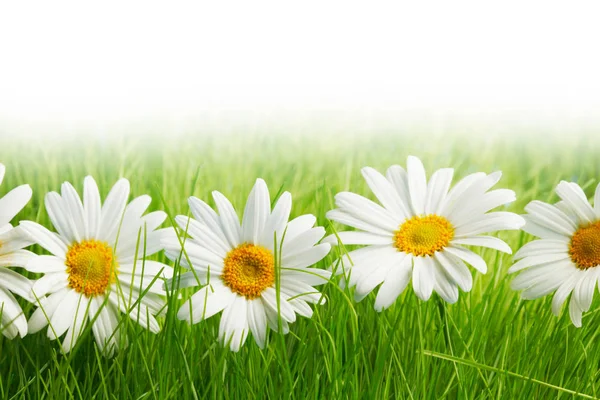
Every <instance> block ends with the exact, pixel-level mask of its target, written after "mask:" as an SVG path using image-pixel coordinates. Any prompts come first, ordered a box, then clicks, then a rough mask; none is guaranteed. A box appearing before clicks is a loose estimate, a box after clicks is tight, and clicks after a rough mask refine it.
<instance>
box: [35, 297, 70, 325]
mask: <svg viewBox="0 0 600 400" xmlns="http://www.w3.org/2000/svg"><path fill="white" fill-rule="evenodd" d="M69 291H70V289H66V288H65V289H63V290H60V291H58V292H56V293H53V294H51V295H50V296H48V297H42V298H40V299H39V303H38V308H36V310H35V311H34V312H33V314H32V315H31V317H30V318H29V322H28V325H29V330H28V332H29V333H36V332H38V331H40V330H41V329H42V328H44V327H45V326H47V325H48V324H49V323H50V318H52V315H54V312H55V311H56V309H57V308H58V305H59V304H60V302H61V301H62V300H63V298H64V297H65V295H66V294H67V293H68V292H69Z"/></svg>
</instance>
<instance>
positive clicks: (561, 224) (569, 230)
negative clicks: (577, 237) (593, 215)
mask: <svg viewBox="0 0 600 400" xmlns="http://www.w3.org/2000/svg"><path fill="white" fill-rule="evenodd" d="M525 211H527V212H528V213H529V215H528V216H527V219H528V220H531V221H532V222H534V223H536V224H537V225H540V226H543V227H545V228H548V229H550V230H553V231H555V232H558V233H560V234H561V235H565V236H571V235H572V234H573V232H575V230H576V229H577V226H576V225H575V223H574V222H573V221H572V220H571V219H570V218H569V217H568V216H567V215H566V214H565V213H564V212H562V211H561V210H559V209H558V208H557V207H555V206H553V205H550V204H547V203H544V202H541V201H537V200H534V201H532V202H530V203H529V204H527V206H525Z"/></svg>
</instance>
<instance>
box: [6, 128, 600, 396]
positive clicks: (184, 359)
mask: <svg viewBox="0 0 600 400" xmlns="http://www.w3.org/2000/svg"><path fill="white" fill-rule="evenodd" d="M0 148H1V149H2V153H1V157H2V158H1V159H0V161H1V162H2V163H4V164H5V165H6V177H5V180H4V182H3V184H2V186H1V187H0V192H1V193H6V192H7V191H8V190H10V189H11V188H12V187H15V186H16V185H18V184H22V183H29V184H30V185H31V186H32V188H33V191H34V195H33V199H32V201H31V202H30V203H29V204H28V205H27V206H26V208H25V209H24V210H23V212H21V213H20V214H19V215H18V216H17V218H16V219H15V220H14V221H13V224H16V223H18V220H19V219H31V220H36V221H38V222H40V223H42V224H44V225H45V226H47V227H49V228H50V227H51V224H50V222H49V220H48V218H47V216H46V212H45V209H44V206H43V203H44V202H43V199H44V195H45V193H46V192H48V191H51V190H58V189H59V188H60V184H61V183H62V182H63V181H65V180H67V181H70V182H72V183H73V184H74V185H75V187H76V188H77V189H78V190H79V191H80V192H81V189H82V185H83V178H84V177H85V176H86V175H88V174H92V175H93V176H94V177H95V178H96V180H97V181H98V184H99V186H100V191H101V195H102V196H105V195H106V193H107V191H108V190H109V189H110V187H111V186H112V185H113V184H114V182H115V181H116V180H117V179H118V178H119V177H121V176H123V177H126V178H128V179H129V180H130V182H131V194H132V196H138V195H141V194H146V193H147V194H150V195H151V196H152V198H153V203H152V205H151V209H163V210H166V209H167V208H168V211H169V212H170V213H171V216H173V217H174V216H175V215H177V214H187V213H188V207H187V198H188V197H189V196H190V195H195V196H198V197H200V198H202V199H204V200H205V201H207V202H208V203H209V204H212V199H211V196H210V193H211V191H212V190H219V191H221V192H222V193H223V194H225V195H226V196H227V197H228V198H229V199H231V201H232V202H233V204H234V206H236V208H237V210H238V213H240V212H241V211H242V209H243V206H244V204H245V200H246V197H247V195H248V193H249V191H250V188H251V187H252V185H253V184H254V181H255V179H256V178H257V177H262V178H263V179H265V180H266V182H267V184H268V185H269V188H270V190H271V197H272V198H274V197H275V195H276V194H277V193H280V192H282V191H284V190H287V191H290V192H291V193H292V196H293V206H292V217H294V216H298V215H301V214H306V213H312V214H314V215H316V216H317V218H318V223H319V224H320V225H322V226H325V227H326V228H327V230H328V232H332V227H331V225H330V224H329V222H328V221H327V220H326V219H325V213H326V212H327V211H328V210H330V209H331V208H333V195H334V194H335V193H337V192H339V191H342V190H351V191H354V192H356V193H359V194H362V195H366V196H367V197H369V198H372V199H373V196H372V194H371V193H370V191H369V189H368V187H367V185H366V184H365V182H364V181H363V179H362V177H361V174H360V168H361V167H363V166H366V165H369V166H372V167H375V168H377V169H379V170H380V171H384V170H385V169H386V168H387V167H388V166H389V165H391V164H400V165H405V162H406V156H407V155H409V154H414V155H417V156H419V157H421V159H422V160H423V162H424V164H425V166H426V169H427V171H428V173H431V172H432V171H434V170H435V169H437V168H441V167H446V166H452V167H454V168H455V178H454V182H456V181H457V179H458V178H460V177H463V176H465V175H466V174H468V173H470V172H474V171H485V172H491V171H494V170H498V169H499V170H502V171H503V173H504V174H503V177H502V179H501V180H500V183H499V184H498V185H497V187H503V188H510V189H513V190H515V191H516V193H517V198H518V200H517V202H515V203H514V204H511V205H510V206H509V207H507V209H508V210H510V211H515V212H518V213H523V207H524V206H525V204H527V203H528V202H529V201H531V200H533V199H540V200H544V201H556V199H557V198H556V196H555V195H554V194H553V188H554V186H555V185H556V184H557V183H558V182H559V181H560V180H562V179H566V180H574V181H577V182H578V183H579V184H581V185H582V186H583V188H584V190H586V192H587V194H588V195H589V196H592V195H593V190H594V188H595V185H596V184H597V182H598V179H600V163H599V162H598V156H597V155H598V154H600V153H599V151H600V146H598V145H597V143H596V142H591V141H589V140H586V139H576V140H573V139H571V140H560V139H557V140H541V139H540V138H537V139H528V140H525V139H522V138H521V139H518V138H517V137H513V138H506V137H495V138H492V139H489V138H488V139H484V138H481V139H471V138H466V137H461V136H454V137H450V138H448V137H441V136H437V137H436V136H427V137H425V136H413V137H408V136H393V135H386V136H378V137H352V136H347V137H344V138H343V139H341V138H335V137H334V136H332V135H325V136H321V137H319V138H318V139H317V137H316V136H302V137H296V138H286V137H282V136H278V137H275V136H268V135H263V136H261V135H252V136H237V137H232V136H229V137H224V138H221V139H216V138H213V139H209V138H205V137H197V138H193V137H175V138H171V139H168V140H165V141H159V140H144V141H142V140H139V139H129V140H128V139H122V140H117V139H111V140H106V141H102V140H100V139H86V140H81V141H73V142H69V143H51V142H50V141H47V142H45V141H42V142H40V143H23V142H19V141H16V142H15V141H9V140H7V139H6V138H4V139H2V146H1V147H0ZM161 197H162V198H164V201H165V203H166V206H165V204H162V200H161ZM335 228H336V229H344V228H343V227H341V226H337V225H336V226H335ZM499 236H500V237H501V238H502V239H504V240H506V241H507V242H508V243H509V244H510V245H511V247H512V248H513V250H516V249H517V248H518V247H519V246H520V245H522V244H523V243H524V242H526V241H529V240H531V237H529V236H528V235H525V234H522V233H519V232H501V233H500V234H499ZM34 249H35V251H41V249H40V248H38V247H35V248H34ZM475 251H477V252H479V254H481V255H482V256H483V257H484V259H485V260H486V261H487V263H488V267H489V272H488V274H487V275H481V274H479V273H475V272H473V274H474V285H473V290H472V292H471V293H467V294H465V293H461V295H460V299H459V301H458V302H457V303H456V304H454V305H448V304H446V303H444V302H443V301H441V300H440V299H439V297H437V296H436V295H435V294H434V295H433V296H432V298H431V300H430V301H428V302H422V301H420V300H418V299H417V298H416V297H415V295H414V293H413V292H412V289H411V288H410V286H409V288H408V289H407V290H406V291H405V292H404V293H403V294H402V295H401V296H400V297H399V299H398V300H397V302H396V303H395V304H394V305H393V306H392V307H391V308H390V309H388V310H386V311H384V312H382V313H376V312H375V311H374V310H373V303H374V299H375V294H374V293H373V294H371V295H369V296H368V297H367V298H366V299H365V300H363V301H362V302H361V303H355V302H354V300H353V294H352V290H349V289H343V290H342V289H340V288H339V287H338V285H337V282H336V281H334V282H331V283H329V284H328V285H326V286H325V287H323V292H324V294H325V296H326V298H327V300H328V301H327V303H326V304H325V305H323V306H320V307H316V309H315V313H314V316H313V318H312V319H304V318H298V320H297V322H296V323H294V324H293V325H292V326H291V332H290V334H288V335H287V336H280V335H278V334H275V333H274V332H271V333H270V334H269V337H268V345H267V346H266V348H265V349H264V350H260V349H259V348H258V347H257V346H256V344H255V343H254V341H253V340H252V338H251V337H249V338H248V341H247V342H246V344H245V345H244V346H243V347H242V349H241V351H240V352H239V353H232V352H230V351H229V350H228V349H227V348H223V347H221V346H220V345H219V344H218V343H217V340H216V338H217V334H218V325H219V318H220V317H219V316H215V317H212V318H210V319H209V320H207V321H205V322H203V323H200V324H198V325H194V326H189V325H187V324H186V323H184V322H181V321H178V320H177V318H176V315H175V314H176V312H177V309H178V307H179V305H180V304H182V301H183V300H181V299H177V298H175V297H173V298H170V299H169V305H170V308H169V311H168V313H167V316H166V318H164V319H163V320H161V323H162V325H163V330H162V332H161V333H160V334H158V335H153V334H151V333H149V332H146V331H144V330H143V329H141V328H140V327H138V326H136V325H135V323H133V322H131V321H129V320H128V319H125V320H124V321H123V324H124V325H125V326H126V327H127V331H128V335H129V338H130V345H129V348H128V349H126V350H125V351H122V352H120V353H118V354H117V356H116V357H115V358H113V359H106V358H104V357H103V356H102V355H101V354H100V353H99V351H98V350H97V348H96V345H95V343H94V340H93V337H92V333H91V331H90V330H89V329H88V330H87V331H86V332H85V334H84V337H83V338H82V339H81V340H80V341H79V343H78V345H77V347H76V348H75V350H74V351H72V353H70V354H68V355H62V354H60V352H59V348H58V345H57V343H55V342H51V341H49V340H48V339H47V337H46V335H45V331H42V332H39V333H37V334H34V335H29V336H26V337H25V338H24V339H15V340H13V341H9V340H6V339H5V338H4V337H0V398H2V399H12V398H16V399H33V398H52V399H55V398H59V399H60V398H86V399H87V398H92V397H94V396H96V397H98V398H107V399H112V398H135V399H168V398H172V399H181V398H186V399H187V398H191V399H194V398H228V399H239V398H265V397H270V398H297V399H304V398H312V399H318V398H369V399H373V398H398V397H400V398H444V397H447V398H456V397H460V398H494V399H495V398H524V399H531V398H547V397H552V398H556V397H559V398H573V397H577V395H585V396H588V398H591V397H599V396H600V379H599V372H598V371H599V369H598V366H599V365H600V352H599V351H598V348H597V343H598V342H597V340H598V333H599V331H598V329H597V325H598V324H597V323H598V322H600V314H599V312H598V311H599V310H600V307H599V305H600V303H599V302H598V301H597V300H596V301H594V305H593V306H592V309H591V311H590V312H588V313H585V314H584V317H583V328H580V329H577V328H575V327H574V326H572V324H571V322H570V320H569V318H568V315H566V310H563V315H562V316H561V318H556V317H554V316H553V315H552V313H551V310H550V303H551V296H548V297H546V298H543V299H539V300H535V301H523V300H520V298H519V295H518V293H515V292H513V291H512V290H511V289H510V287H509V282H510V277H508V276H507V274H506V271H507V269H508V267H509V266H510V264H511V260H512V259H511V256H510V255H505V254H502V253H499V252H497V251H493V250H487V249H476V250H475ZM337 252H338V250H337V248H336V249H334V250H333V251H332V253H331V254H330V255H329V256H328V257H327V258H326V259H325V260H324V261H322V262H321V263H320V264H319V266H320V267H322V268H325V267H326V266H327V265H329V264H330V263H332V262H333V261H334V260H335V257H336V253H337ZM162 257H163V256H162V255H160V256H158V259H162V260H163V261H166V260H165V259H163V258H162ZM472 271H473V270H472ZM30 276H31V277H34V275H30ZM183 293H184V298H185V297H186V296H187V295H189V293H190V292H186V291H184V292H183ZM596 298H598V296H596ZM22 304H23V306H24V309H25V312H26V314H27V316H29V315H30V314H31V312H32V307H31V306H28V305H26V304H25V302H22Z"/></svg>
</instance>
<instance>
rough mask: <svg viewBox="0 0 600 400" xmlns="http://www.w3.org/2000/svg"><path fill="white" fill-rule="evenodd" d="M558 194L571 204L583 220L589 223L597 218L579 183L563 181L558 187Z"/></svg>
mask: <svg viewBox="0 0 600 400" xmlns="http://www.w3.org/2000/svg"><path fill="white" fill-rule="evenodd" d="M556 194H558V196H559V197H560V198H561V199H562V200H563V201H564V202H565V203H567V204H568V205H569V206H570V208H571V209H572V210H573V212H574V213H575V214H576V215H577V216H578V217H579V219H580V220H581V221H582V222H584V223H588V224H589V223H591V222H592V221H594V220H595V219H596V213H595V212H594V209H593V208H592V206H591V205H590V203H588V201H587V198H586V197H585V194H584V193H583V190H581V187H579V185H577V184H575V183H569V182H565V181H561V182H560V183H559V184H558V186H557V187H556Z"/></svg>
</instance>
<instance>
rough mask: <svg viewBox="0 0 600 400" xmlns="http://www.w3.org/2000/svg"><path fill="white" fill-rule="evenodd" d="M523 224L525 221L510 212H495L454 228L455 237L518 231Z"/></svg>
mask: <svg viewBox="0 0 600 400" xmlns="http://www.w3.org/2000/svg"><path fill="white" fill-rule="evenodd" d="M524 224H525V220H524V219H523V217H521V216H520V215H517V214H514V213H511V212H505V211H496V212H492V213H488V214H484V215H482V216H481V218H479V219H477V220H476V221H473V222H470V223H468V224H465V225H463V226H460V227H456V230H455V237H457V238H462V237H469V236H475V235H479V234H481V233H486V232H495V231H499V230H509V229H520V228H521V227H522V226H523V225H524Z"/></svg>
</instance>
